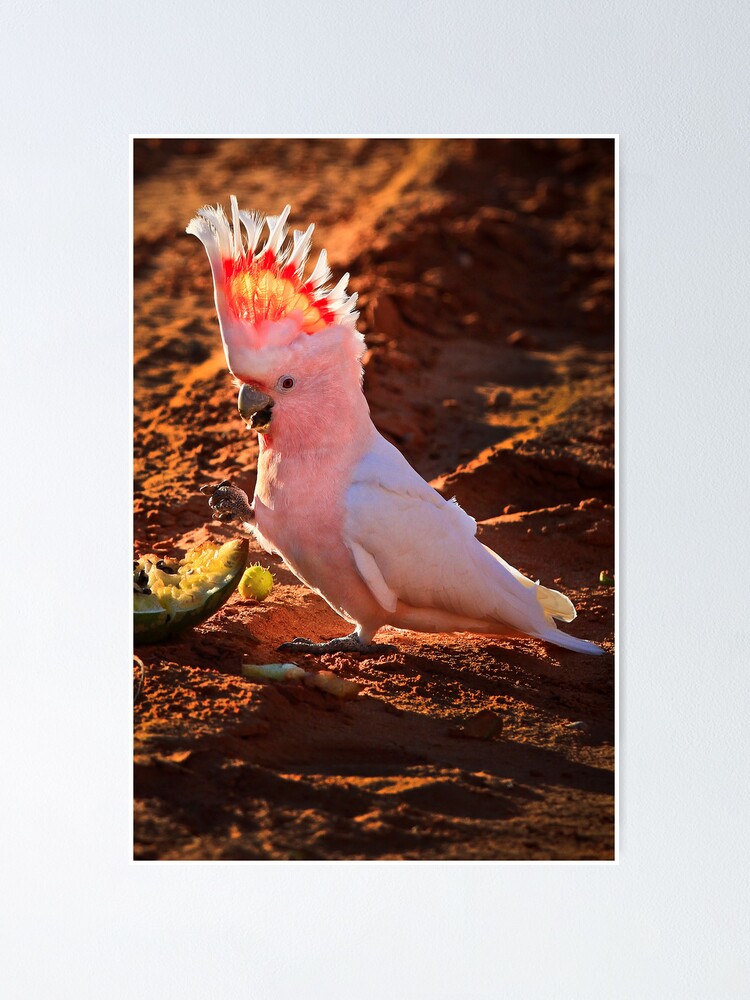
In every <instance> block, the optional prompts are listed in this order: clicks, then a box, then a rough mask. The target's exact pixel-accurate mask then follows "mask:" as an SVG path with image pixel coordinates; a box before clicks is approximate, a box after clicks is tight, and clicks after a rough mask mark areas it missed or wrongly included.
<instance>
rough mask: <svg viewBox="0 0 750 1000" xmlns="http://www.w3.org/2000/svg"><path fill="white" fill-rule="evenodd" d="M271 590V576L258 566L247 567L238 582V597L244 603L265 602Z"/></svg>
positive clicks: (262, 567)
mask: <svg viewBox="0 0 750 1000" xmlns="http://www.w3.org/2000/svg"><path fill="white" fill-rule="evenodd" d="M272 590H273V576H272V575H271V573H270V572H269V571H268V570H267V569H266V568H265V567H264V566H261V565H260V564H258V565H256V566H248V568H247V569H246V570H245V572H244V574H243V577H242V579H241V580H240V586H239V592H240V596H241V597H242V598H244V600H246V601H265V599H266V598H267V597H268V595H269V594H270V593H271V591H272Z"/></svg>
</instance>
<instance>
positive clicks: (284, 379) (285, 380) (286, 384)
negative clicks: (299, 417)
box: [276, 375, 294, 392]
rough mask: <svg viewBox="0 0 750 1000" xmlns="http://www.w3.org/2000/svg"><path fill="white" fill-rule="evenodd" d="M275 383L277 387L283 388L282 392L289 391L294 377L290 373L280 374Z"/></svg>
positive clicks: (292, 385) (292, 386)
mask: <svg viewBox="0 0 750 1000" xmlns="http://www.w3.org/2000/svg"><path fill="white" fill-rule="evenodd" d="M276 385H277V386H278V387H279V389H283V390H284V392H289V390H290V389H293V388H294V377H293V376H292V375H282V376H281V378H280V379H279V381H278V382H277V383H276Z"/></svg>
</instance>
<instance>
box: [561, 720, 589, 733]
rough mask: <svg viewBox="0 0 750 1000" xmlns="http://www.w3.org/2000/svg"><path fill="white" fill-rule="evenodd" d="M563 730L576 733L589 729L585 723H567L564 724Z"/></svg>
mask: <svg viewBox="0 0 750 1000" xmlns="http://www.w3.org/2000/svg"><path fill="white" fill-rule="evenodd" d="M565 728H566V729H573V730H575V731H576V732H583V731H584V730H586V729H588V728H589V727H588V726H587V725H586V723H585V722H568V723H567V724H566V726H565Z"/></svg>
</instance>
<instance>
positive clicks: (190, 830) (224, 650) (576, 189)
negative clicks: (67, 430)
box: [134, 139, 614, 860]
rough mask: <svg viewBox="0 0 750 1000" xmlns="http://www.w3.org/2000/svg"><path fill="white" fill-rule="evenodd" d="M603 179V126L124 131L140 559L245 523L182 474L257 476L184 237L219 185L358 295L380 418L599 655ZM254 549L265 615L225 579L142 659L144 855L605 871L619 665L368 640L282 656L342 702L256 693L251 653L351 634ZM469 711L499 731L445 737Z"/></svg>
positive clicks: (606, 305)
mask: <svg viewBox="0 0 750 1000" xmlns="http://www.w3.org/2000/svg"><path fill="white" fill-rule="evenodd" d="M613 188H614V165H613V143H612V142H611V141H610V140H365V139H347V140H281V139H274V140H153V139H149V140H137V141H136V143H135V223H134V226H135V250H134V261H135V529H134V534H135V550H136V552H137V553H144V552H147V551H157V552H161V553H165V554H166V553H172V552H175V551H177V550H182V549H184V548H186V547H188V546H190V545H192V544H194V543H195V542H196V541H202V540H206V539H208V538H215V539H223V538H228V537H232V536H233V534H234V533H235V532H236V529H233V528H231V527H225V526H222V525H219V524H218V523H217V522H211V521H210V520H209V519H208V515H209V511H208V507H207V504H206V501H205V498H204V497H203V496H202V495H200V494H199V493H198V492H197V490H198V487H199V485H201V484H202V483H204V482H207V481H215V480H218V479H223V478H227V479H231V480H232V481H233V482H235V483H236V484H237V485H240V486H242V487H243V488H244V489H245V490H246V491H247V492H248V493H250V494H252V490H253V485H254V476H255V467H256V459H257V445H256V440H255V437H254V435H253V434H252V433H251V432H249V431H247V430H246V429H245V427H244V425H243V423H242V421H241V420H240V419H239V416H238V415H237V413H236V391H235V389H233V387H232V385H231V382H230V378H229V376H228V374H227V372H226V370H225V366H224V359H223V354H222V351H221V346H220V340H219V334H218V328H217V322H216V318H215V314H214V309H213V296H212V289H211V282H210V272H209V268H208V264H207V261H206V258H205V254H204V253H203V250H202V248H201V247H200V245H199V244H198V243H197V241H195V240H193V239H191V238H190V237H187V236H184V235H183V230H184V227H185V225H186V224H187V222H188V221H189V219H190V218H191V216H192V215H193V213H194V211H195V209H196V208H198V207H200V206H201V205H203V204H204V203H206V202H213V203H215V202H217V201H221V202H223V203H225V204H228V198H229V194H230V193H236V194H237V195H238V197H239V200H240V203H241V204H244V205H246V206H247V207H253V208H257V209H258V210H260V211H263V212H268V213H271V214H273V213H274V212H277V211H278V210H280V208H281V207H282V206H283V205H284V204H285V203H286V202H290V203H291V204H292V209H293V213H292V218H291V223H292V225H293V226H295V227H297V228H304V225H306V224H307V222H308V221H315V222H316V226H317V228H316V234H315V242H314V247H317V249H318V250H319V249H320V248H322V247H323V246H325V247H326V248H327V249H328V252H329V257H330V261H331V264H332V267H333V270H334V274H335V275H336V274H341V273H342V272H343V271H344V270H348V271H350V272H351V274H352V276H353V277H352V280H351V282H350V289H351V290H354V291H358V292H359V293H360V304H361V308H362V317H361V320H360V328H361V329H362V330H363V332H364V333H365V334H366V336H367V341H368V347H369V351H368V354H367V355H366V368H365V373H366V374H365V392H366V394H367V397H368V400H369V402H370V406H371V410H372V415H373V419H374V421H375V424H376V425H377V426H378V427H379V429H380V430H381V431H383V432H384V433H385V434H386V436H388V437H389V438H390V439H391V440H392V441H394V442H395V443H396V444H397V445H398V446H399V447H400V448H401V450H402V451H403V452H404V453H405V455H406V456H407V458H408V459H409V461H410V462H411V463H412V464H413V465H414V466H415V468H416V469H417V470H418V471H419V472H420V473H421V474H422V475H423V476H425V478H427V479H428V480H431V481H433V482H434V485H436V487H437V488H438V489H440V490H441V492H443V493H444V494H445V495H446V496H452V495H456V496H457V497H458V500H459V502H460V503H461V504H462V506H464V507H465V508H466V510H467V511H468V512H469V513H471V514H472V515H473V516H475V517H476V518H477V519H478V520H480V521H481V524H480V537H481V539H482V541H484V542H485V543H486V544H488V545H490V546H491V547H492V548H495V549H496V550H497V551H498V552H500V554H501V555H502V556H503V557H504V558H505V559H507V560H508V561H510V562H512V563H513V564H514V565H516V566H518V567H519V568H520V569H521V570H523V571H524V572H525V573H527V574H528V575H530V576H533V577H534V579H537V578H539V579H541V581H542V583H544V584H548V585H552V586H556V587H558V588H559V589H561V590H563V591H564V592H565V593H567V594H568V595H569V596H570V597H571V598H572V600H573V601H574V603H575V605H576V607H577V609H578V613H579V617H578V619H577V621H576V622H575V623H574V624H573V625H572V626H566V627H565V628H566V630H567V631H570V632H571V633H574V634H576V635H579V636H582V637H585V638H588V639H594V640H595V641H597V642H599V643H601V644H603V645H604V646H605V647H606V648H607V649H608V650H609V651H610V652H612V650H613V642H614V634H613V632H614V629H613V615H614V611H613V603H614V600H613V591H612V589H611V588H606V587H602V586H600V585H599V583H598V578H599V572H600V570H602V569H614V566H613V562H614V554H613V546H614V513H613V506H612V505H613V502H614V416H613V373H614V350H613V282H614V222H613ZM251 558H259V559H260V561H261V562H263V564H264V565H267V566H269V567H271V568H272V569H273V572H274V573H275V575H276V579H277V586H276V587H275V589H274V591H273V593H272V595H271V596H270V597H269V598H268V600H267V601H266V602H264V603H263V604H251V603H247V602H243V601H242V600H241V599H240V597H239V595H237V594H235V595H234V596H233V597H232V598H231V599H230V601H229V603H228V604H227V605H226V606H225V607H224V608H223V609H222V610H221V611H219V612H218V613H217V614H216V615H215V616H214V617H213V618H212V619H210V620H209V621H208V622H207V623H205V624H204V625H202V626H200V627H199V628H197V629H196V630H195V631H194V632H192V633H191V634H189V635H187V636H185V637H184V638H183V639H182V640H181V641H180V642H176V643H174V644H169V645H167V644H165V645H162V646H151V647H142V648H141V649H139V650H138V653H139V655H140V656H141V657H142V659H143V661H144V663H145V665H146V669H145V678H144V683H143V687H142V690H141V691H140V694H139V697H138V700H137V702H136V705H135V709H134V716H135V849H134V850H135V857H136V858H139V859H157V858H158V859H190V860H193V859H356V858H367V859H371V858H410V859H542V858H544V859H553V858H554V859H611V858H612V857H613V855H614V659H613V656H612V655H607V656H603V657H599V658H594V657H588V656H580V655H576V654H575V653H569V652H567V651H565V650H562V649H556V648H554V647H551V646H546V645H545V644H544V643H540V642H536V641H534V640H527V641H518V642H510V641H508V642H504V641H498V640H495V639H491V638H478V637H475V636H456V635H434V636H423V635H416V634H411V633H406V632H400V633H399V632H390V633H386V632H383V633H381V637H382V639H383V640H384V641H388V642H391V643H393V644H394V645H395V646H396V647H397V650H398V651H397V652H396V653H395V654H393V655H391V656H388V657H386V658H385V659H380V660H376V659H372V658H368V657H361V656H356V655H349V654H336V655H333V656H328V657H324V658H323V662H322V663H319V661H315V660H313V659H311V658H307V657H295V659H297V660H298V661H299V662H300V663H301V665H302V666H305V667H310V668H314V667H316V666H317V665H320V666H322V667H325V668H327V669H332V670H335V671H336V672H337V673H339V674H340V675H341V676H343V677H348V678H356V679H357V680H358V681H359V682H360V683H361V684H362V685H363V688H364V690H363V693H362V694H361V695H360V696H359V697H358V698H357V699H356V700H353V701H347V702H340V701H338V700H336V699H335V698H333V697H332V696H330V695H324V694H322V693H320V692H317V691H312V690H309V689H307V688H304V687H295V686H282V685H273V684H259V683H255V682H252V681H249V680H246V679H244V678H243V677H242V676H241V673H240V664H241V662H242V659H243V658H247V659H250V660H252V661H254V662H257V663H265V662H277V661H279V660H280V659H282V657H281V656H280V654H279V653H278V652H276V647H277V646H278V645H279V643H281V642H283V641H285V640H288V639H291V638H293V637H294V636H297V635H305V636H309V637H310V638H313V639H318V638H329V637H331V636H334V635H341V634H343V632H344V631H345V630H346V623H345V622H343V621H342V620H341V619H339V618H338V617H337V616H336V615H335V614H334V613H333V612H332V611H331V610H330V608H328V606H327V605H326V604H325V603H324V602H323V601H322V600H321V599H320V598H318V597H317V596H315V595H313V594H311V593H310V592H309V591H308V590H307V589H306V588H305V587H304V586H303V585H302V584H300V583H299V582H298V581H296V580H295V578H294V577H293V576H292V575H291V573H289V572H288V571H287V570H286V569H285V568H284V567H283V566H282V565H281V564H277V563H276V561H275V560H274V559H272V558H271V557H269V556H267V555H266V554H265V553H262V552H261V550H260V549H259V548H258V547H257V546H256V545H255V543H254V542H251ZM480 712H485V713H486V712H490V713H492V716H494V717H495V719H497V720H498V721H496V722H495V724H494V728H495V729H497V728H498V727H499V725H500V723H502V732H501V733H499V734H498V733H497V732H496V733H495V734H494V735H493V736H492V737H491V738H489V739H481V738H470V737H468V736H466V735H465V734H463V735H462V734H461V730H462V727H463V726H464V725H466V726H467V728H468V729H469V730H471V729H472V727H474V728H475V729H476V731H477V733H478V734H479V735H482V734H483V732H484V730H483V726H484V723H485V722H486V721H487V719H485V718H484V717H482V718H480V719H477V720H476V721H473V722H472V721H471V720H472V719H473V717H474V716H477V715H478V714H479V713H480ZM492 716H488V717H487V718H488V719H489V723H490V725H489V728H490V729H492V728H493V717H492Z"/></svg>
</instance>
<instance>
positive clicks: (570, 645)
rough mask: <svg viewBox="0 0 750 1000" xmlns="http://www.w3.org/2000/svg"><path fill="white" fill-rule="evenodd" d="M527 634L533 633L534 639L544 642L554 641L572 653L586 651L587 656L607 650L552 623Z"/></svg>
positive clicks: (596, 654) (597, 654)
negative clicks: (540, 629)
mask: <svg viewBox="0 0 750 1000" xmlns="http://www.w3.org/2000/svg"><path fill="white" fill-rule="evenodd" d="M529 635H533V636H534V638H535V639H544V641H545V642H551V643H554V645H555V646H562V647H563V649H572V650H573V652H574V653H588V654H589V656H601V655H602V653H606V652H607V650H606V649H602V647H601V646H597V644H596V643H595V642H590V641H589V640H588V639H578V638H577V637H576V636H574V635H568V634H567V633H566V632H560V631H558V629H557V628H556V627H555V625H554V624H550V625H549V627H548V628H546V629H544V630H543V631H539V632H529Z"/></svg>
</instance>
